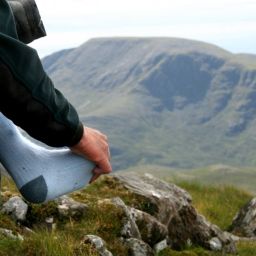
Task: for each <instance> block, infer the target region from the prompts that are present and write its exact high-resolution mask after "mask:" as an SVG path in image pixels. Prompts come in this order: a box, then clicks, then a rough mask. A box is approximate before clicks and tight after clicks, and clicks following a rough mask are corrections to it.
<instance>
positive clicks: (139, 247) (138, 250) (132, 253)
mask: <svg viewBox="0 0 256 256" xmlns="http://www.w3.org/2000/svg"><path fill="white" fill-rule="evenodd" d="M125 244H126V245H127V247H128V253H129V256H154V255H155V254H154V251H153V250H152V248H151V247H150V246H149V245H148V244H146V243H145V242H143V241H141V240H139V239H136V238H129V239H126V241H125Z"/></svg>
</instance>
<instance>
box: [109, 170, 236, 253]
mask: <svg viewBox="0 0 256 256" xmlns="http://www.w3.org/2000/svg"><path fill="white" fill-rule="evenodd" d="M113 179H115V180H116V182H117V183H119V184H121V185H122V186H123V187H124V188H126V189H127V190H129V192H130V193H133V194H134V195H135V196H137V197H138V198H140V200H142V201H143V203H142V204H141V208H140V209H139V210H142V211H145V212H147V213H148V214H150V215H152V216H153V217H154V218H155V219H156V220H157V221H158V222H160V223H162V224H163V225H164V226H166V228H167V231H168V234H167V235H168V244H169V245H170V246H171V247H172V248H173V249H182V248H184V246H186V245H187V244H188V243H190V244H193V245H199V246H203V247H205V248H207V249H211V243H210V241H211V239H212V238H214V237H217V238H218V239H219V240H220V241H221V244H222V249H223V250H225V252H229V250H230V251H231V252H233V251H234V248H235V244H234V241H233V240H232V239H231V237H230V236H229V237H227V236H226V235H224V233H223V232H222V231H221V230H220V229H219V228H218V227H217V226H215V225H212V224H211V223H209V222H208V221H207V220H206V219H205V218H204V217H203V216H201V215H199V214H198V213H197V211H196V209H195V208H194V207H193V206H192V204H191V202H192V199H191V196H190V195H189V194H188V193H187V192H186V191H185V190H183V189H181V188H179V187H177V186H176V185H174V184H169V183H167V182H164V181H161V180H159V179H156V178H154V177H153V176H152V175H148V174H146V175H143V176H141V175H138V174H136V173H129V174H125V173H119V174H116V175H113Z"/></svg>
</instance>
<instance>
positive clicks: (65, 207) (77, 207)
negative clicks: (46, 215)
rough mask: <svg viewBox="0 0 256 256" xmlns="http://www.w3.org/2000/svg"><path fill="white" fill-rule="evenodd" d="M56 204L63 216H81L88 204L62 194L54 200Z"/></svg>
mask: <svg viewBox="0 0 256 256" xmlns="http://www.w3.org/2000/svg"><path fill="white" fill-rule="evenodd" d="M55 202H56V203H57V204H58V212H59V214H60V215H61V216H64V217H81V216H83V215H84V213H85V212H86V210H87V209H88V206H87V205H86V204H83V203H80V202H77V201H75V200H74V199H72V198H70V197H68V196H62V197H60V198H58V199H56V200H55Z"/></svg>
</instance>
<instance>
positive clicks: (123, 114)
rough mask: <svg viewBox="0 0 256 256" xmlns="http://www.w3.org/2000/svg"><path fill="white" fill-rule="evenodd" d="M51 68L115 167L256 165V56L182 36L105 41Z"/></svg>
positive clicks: (55, 58) (51, 59)
mask: <svg viewBox="0 0 256 256" xmlns="http://www.w3.org/2000/svg"><path fill="white" fill-rule="evenodd" d="M43 65H44V67H45V69H46V71H47V72H48V74H49V75H50V77H51V78H52V79H53V81H54V83H55V85H56V87H57V88H58V89H60V90H61V91H62V92H63V93H64V94H65V95H66V97H67V98H68V99H69V100H70V101H71V103H72V104H73V105H74V106H75V107H76V108H77V110H78V112H79V114H80V116H81V120H82V121H83V122H84V123H85V124H86V125H87V126H91V127H95V128H97V129H100V130H102V131H103V132H105V133H106V134H107V135H108V137H109V141H110V145H111V152H112V156H113V158H112V163H113V166H114V168H115V169H127V168H129V167H131V166H135V165H138V164H139V165H143V164H153V165H161V166H167V167H175V168H177V167H178V168H191V167H200V166H206V165H211V164H216V163H223V164H229V165H246V166H253V165H255V164H256V158H255V154H256V141H255V138H256V129H255V125H256V110H255V107H256V56H255V55H250V54H232V53H230V52H228V51H226V50H224V49H221V48H219V47H217V46H214V45H211V44H207V43H204V42H198V41H192V40H185V39H176V38H98V39H92V40H90V41H88V42H86V43H85V44H83V45H81V46H80V47H78V48H74V49H68V50H64V51H60V52H57V53H54V54H53V55H50V56H48V57H46V58H44V59H43Z"/></svg>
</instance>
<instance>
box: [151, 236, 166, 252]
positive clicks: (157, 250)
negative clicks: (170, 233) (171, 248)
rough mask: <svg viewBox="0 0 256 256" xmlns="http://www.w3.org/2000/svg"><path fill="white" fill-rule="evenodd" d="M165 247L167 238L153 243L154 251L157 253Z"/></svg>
mask: <svg viewBox="0 0 256 256" xmlns="http://www.w3.org/2000/svg"><path fill="white" fill-rule="evenodd" d="M167 247H168V244H167V240H166V239H164V240H163V241H161V242H159V243H157V244H155V246H154V251H155V253H157V254H158V253H159V252H160V251H162V250H164V249H165V248H167Z"/></svg>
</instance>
